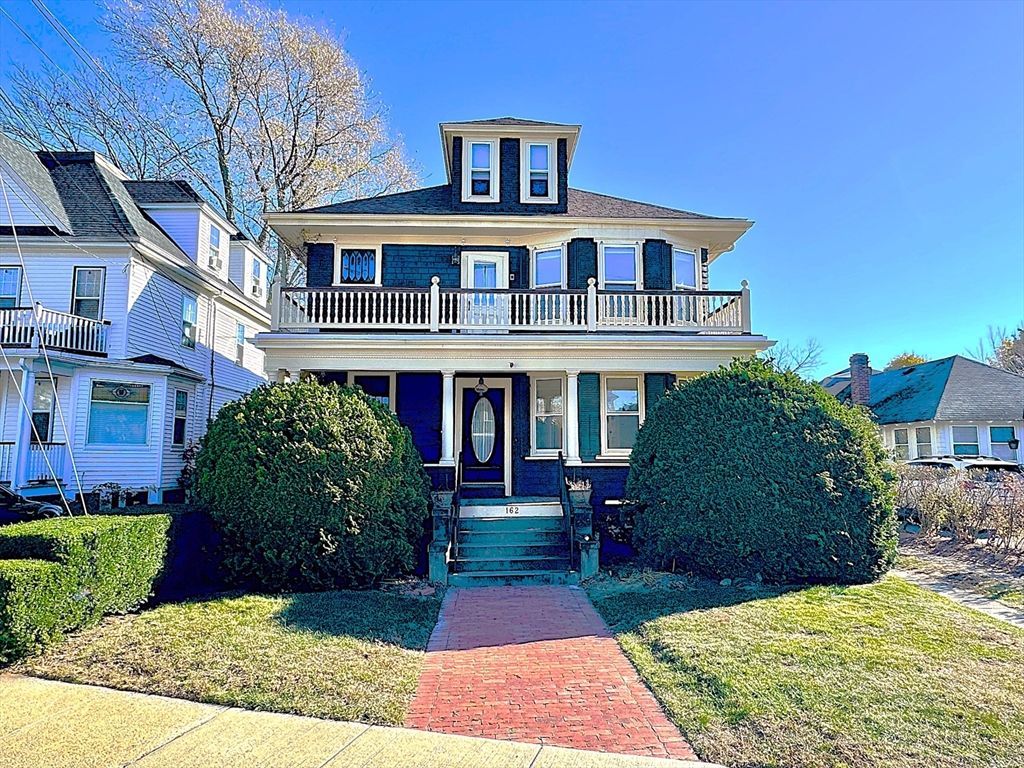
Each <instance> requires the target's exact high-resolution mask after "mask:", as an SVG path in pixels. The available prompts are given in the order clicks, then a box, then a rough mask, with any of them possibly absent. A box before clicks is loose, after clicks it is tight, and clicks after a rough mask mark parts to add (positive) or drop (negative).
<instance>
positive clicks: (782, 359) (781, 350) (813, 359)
mask: <svg viewBox="0 0 1024 768" xmlns="http://www.w3.org/2000/svg"><path fill="white" fill-rule="evenodd" d="M822 355H823V350H822V348H821V343H820V342H819V341H818V340H817V339H815V338H813V337H811V336H808V337H807V339H806V340H805V341H804V343H803V344H792V343H789V342H787V343H785V344H782V345H781V346H776V347H772V349H770V350H768V352H766V353H765V357H766V359H767V360H769V361H770V362H771V363H772V365H774V366H775V367H776V368H778V369H779V370H780V371H790V372H792V373H798V374H800V375H801V376H810V375H811V374H812V373H813V372H814V371H815V370H817V369H818V368H820V367H821V363H822Z"/></svg>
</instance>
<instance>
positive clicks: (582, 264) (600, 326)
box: [257, 117, 772, 583]
mask: <svg viewBox="0 0 1024 768" xmlns="http://www.w3.org/2000/svg"><path fill="white" fill-rule="evenodd" d="M440 135H441V150H442V153H443V156H444V163H445V173H446V181H445V183H444V184H441V185H438V186H432V187H428V188H426V189H418V190H414V191H411V192H400V193H397V194H389V195H382V196H379V197H373V198H367V199H362V200H351V201H346V202H339V203H334V204H330V205H323V206H319V207H316V208H311V209H307V210H298V211H285V212H277V213H269V214H267V215H266V219H267V221H268V222H269V223H270V225H271V226H272V227H273V228H274V230H275V232H276V233H277V234H278V235H279V236H280V237H281V238H282V239H283V240H285V241H286V242H288V243H290V244H291V245H292V246H293V247H295V248H296V249H298V250H300V251H304V252H305V253H306V257H307V259H306V267H307V269H306V285H303V286H297V287H289V288H275V290H276V291H278V296H279V298H280V300H279V301H277V300H275V301H274V306H275V307H276V308H277V309H276V311H275V314H274V320H273V329H272V331H271V332H270V333H266V334H261V335H260V336H259V337H258V339H257V344H259V345H260V346H261V347H262V348H263V349H264V350H265V352H266V354H267V371H268V373H269V374H271V375H272V376H276V377H279V378H281V379H285V378H290V379H295V378H297V377H298V376H300V375H301V374H304V373H305V374H312V375H316V376H318V377H319V378H321V379H322V380H324V381H337V382H347V383H349V384H354V385H358V386H361V387H362V388H363V389H364V390H365V391H366V392H368V393H369V394H372V395H373V396H375V397H379V398H380V399H382V400H384V401H385V402H387V403H388V405H389V406H390V407H391V409H392V410H393V411H394V412H395V414H396V415H397V417H398V419H399V420H400V421H401V422H402V423H404V424H406V425H407V426H408V427H409V429H410V430H411V432H412V437H413V440H414V442H415V443H416V446H417V448H418V449H419V451H420V453H421V455H422V456H423V459H424V463H425V468H426V470H427V472H428V473H429V474H430V476H431V478H432V481H433V483H434V487H435V488H449V489H451V488H456V487H458V489H459V495H458V497H457V498H459V499H461V505H462V506H461V507H460V511H459V513H458V514H459V516H460V519H461V518H462V517H465V518H467V520H468V519H471V518H481V521H480V522H476V523H468V522H467V523H466V525H467V526H468V525H474V526H482V528H479V527H478V528H476V529H475V530H476V531H477V532H479V533H481V535H482V536H484V537H485V538H486V537H487V536H488V535H490V533H494V531H489V527H490V526H492V525H497V524H498V523H494V522H493V521H492V520H490V519H489V518H493V517H495V516H498V517H503V516H504V515H505V514H506V513H507V514H510V515H516V516H517V519H516V521H515V522H517V523H520V522H521V523H522V524H523V525H533V524H536V525H537V526H539V527H538V528H537V530H538V531H539V530H540V529H541V528H543V527H544V526H545V525H549V524H550V525H554V534H553V535H555V536H556V537H557V534H558V531H561V530H562V528H561V527H560V526H561V524H560V522H559V521H558V520H555V521H554V522H552V518H560V519H561V520H562V521H564V520H565V508H564V507H563V506H562V495H563V494H562V491H563V490H564V485H563V483H562V480H561V478H562V475H561V472H562V465H561V460H560V454H561V456H564V459H565V466H566V467H569V471H570V472H571V473H573V474H577V475H581V476H585V477H587V478H589V479H590V480H591V481H592V483H593V496H592V502H593V503H594V504H595V507H596V509H597V510H598V512H599V513H603V512H608V509H609V507H611V508H617V506H616V505H617V503H618V501H619V499H620V498H621V495H622V493H623V489H624V484H625V479H626V475H627V473H628V469H629V455H630V450H631V448H632V445H633V441H634V439H635V437H636V434H637V430H638V429H639V427H640V424H641V423H642V422H643V420H644V418H645V416H646V414H647V412H648V409H649V408H650V407H651V406H652V405H653V404H654V402H655V401H656V400H657V399H658V397H660V396H661V395H662V394H663V393H664V391H665V389H666V387H668V386H671V385H672V384H673V383H674V382H675V381H676V380H677V379H686V378H692V377H695V376H698V375H700V374H701V373H702V372H704V371H710V370H715V369H717V368H718V366H719V365H722V364H728V363H729V362H730V361H731V360H732V359H733V358H734V357H744V356H748V355H751V354H754V353H756V352H758V351H760V350H763V349H766V348H768V347H769V346H771V343H772V342H770V341H769V340H768V339H767V338H766V337H765V336H762V335H759V334H757V333H755V332H754V331H753V330H752V328H751V325H750V292H749V291H748V290H746V286H745V284H744V285H742V286H739V285H733V286H728V288H730V289H731V290H724V291H719V290H711V285H710V283H709V275H708V267H709V266H710V265H711V264H712V263H713V262H714V261H715V259H717V258H718V257H719V256H720V255H722V254H724V253H727V252H728V251H730V250H732V248H733V246H734V244H735V243H736V241H737V240H738V239H739V238H740V237H741V236H742V235H743V234H744V233H745V232H746V231H747V230H748V229H749V228H750V227H751V226H752V222H751V221H749V220H747V219H742V218H728V217H715V216H708V215H704V214H699V213H692V212H690V211H686V210H680V209H676V208H670V207H666V206H662V205H654V204H651V203H646V202H638V201H635V200H626V199H623V198H619V197H613V196H610V195H604V194H598V193H595V192H585V191H582V190H579V189H575V188H573V187H571V186H570V184H569V180H570V174H571V170H572V162H573V156H574V153H575V150H576V147H577V143H578V139H579V135H580V126H578V125H566V124H560V123H547V122H540V121H535V120H522V119H518V118H509V117H504V118H497V119H492V120H475V121H468V122H460V123H443V124H442V125H441V126H440ZM484 496H488V497H490V500H487V501H485V500H483V499H482V498H481V497H484ZM523 518H546V520H544V521H542V522H538V521H537V520H536V519H535V520H529V519H527V520H523ZM504 522H512V521H511V520H504ZM460 525H461V523H460ZM525 530H533V529H532V528H527V529H525ZM577 533H578V534H579V535H578V536H577V539H576V540H574V541H573V542H572V544H571V548H570V544H569V543H568V542H566V541H564V540H563V541H561V542H560V543H556V542H549V543H547V544H545V545H544V546H537V547H527V548H526V549H527V550H529V551H530V552H531V553H532V555H533V556H530V557H527V556H525V555H523V556H515V557H513V558H512V559H511V560H509V559H508V558H507V557H505V556H504V555H507V554H509V553H510V552H511V551H512V549H514V547H513V542H512V541H511V540H509V539H503V541H504V544H503V545H501V547H499V548H498V549H495V550H493V551H490V555H492V556H488V555H487V552H488V550H487V549H486V548H484V549H480V548H479V547H476V548H475V549H474V546H473V545H471V544H470V545H467V546H466V548H464V549H463V550H459V551H461V552H463V553H469V552H476V553H477V554H476V555H474V557H473V558H470V560H467V561H466V562H446V561H445V557H444V553H445V552H449V551H453V550H451V549H450V547H449V544H450V542H448V541H447V540H445V541H437V540H436V541H435V544H434V545H432V546H433V547H434V549H433V550H432V552H434V555H435V556H436V555H437V553H438V552H440V553H441V555H440V561H439V562H438V560H437V557H434V559H432V561H431V562H432V570H431V575H432V577H434V578H447V575H446V574H447V569H448V568H449V567H450V568H452V569H453V571H457V573H455V575H454V576H453V579H454V580H455V581H458V580H460V579H462V580H463V581H465V580H467V579H473V578H482V579H492V580H494V582H492V583H508V582H512V581H520V580H522V579H523V578H525V577H526V576H529V573H526V572H530V571H536V573H534V574H533V575H532V576H531V578H534V577H535V578H536V579H539V580H544V579H548V580H554V581H558V580H562V581H564V580H567V579H572V578H578V577H579V575H580V574H581V573H586V571H587V568H590V567H594V566H595V565H596V562H597V559H596V543H595V539H594V537H592V536H591V535H590V532H589V530H586V531H583V532H580V530H579V529H577ZM538 536H539V537H540V538H542V539H543V538H544V537H543V536H541V535H540V534H539V533H538ZM497 538H498V539H501V537H500V536H497ZM502 547H504V548H502ZM581 563H583V564H584V565H581ZM503 570H507V571H509V573H503V572H502V571H503ZM470 573H475V574H477V576H471V575H470ZM524 574H526V576H524Z"/></svg>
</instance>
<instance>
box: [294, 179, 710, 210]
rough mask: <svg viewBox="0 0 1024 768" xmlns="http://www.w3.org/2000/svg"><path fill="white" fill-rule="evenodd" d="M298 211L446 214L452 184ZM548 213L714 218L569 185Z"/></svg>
mask: <svg viewBox="0 0 1024 768" xmlns="http://www.w3.org/2000/svg"><path fill="white" fill-rule="evenodd" d="M298 213H338V214H366V215H370V216H402V215H423V216H450V215H452V214H453V213H455V211H454V209H453V208H452V188H451V185H450V184H442V185H440V186H437V187H426V188H424V189H415V190H412V191H411V192H396V193H395V194H392V195H381V196H380V197H365V198H361V199H359V200H346V201H345V202H342V203H333V204H331V205H321V206H319V207H317V208H307V209H305V210H303V211H298ZM546 215H548V216H555V217H565V218H582V219H591V218H592V219H716V218H718V217H716V216H706V215H705V214H702V213H692V212H690V211H681V210H678V209H676V208H665V207H664V206H661V205H652V204H651V203H641V202H638V201H636V200H627V199H625V198H622V197H611V196H610V195H601V194H598V193H597V192H585V191H584V190H582V189H572V188H570V189H569V195H568V199H567V210H566V212H565V213H546Z"/></svg>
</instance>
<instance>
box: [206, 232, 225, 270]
mask: <svg viewBox="0 0 1024 768" xmlns="http://www.w3.org/2000/svg"><path fill="white" fill-rule="evenodd" d="M209 264H210V269H216V270H220V268H221V267H222V266H223V263H222V262H221V260H220V230H219V229H217V227H215V226H213V225H210V262H209Z"/></svg>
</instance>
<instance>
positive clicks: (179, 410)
mask: <svg viewBox="0 0 1024 768" xmlns="http://www.w3.org/2000/svg"><path fill="white" fill-rule="evenodd" d="M187 425H188V392H186V391H185V390H184V389H176V390H174V429H173V430H172V434H171V445H177V446H184V445H185V428H186V426H187Z"/></svg>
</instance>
